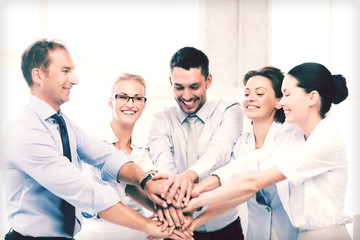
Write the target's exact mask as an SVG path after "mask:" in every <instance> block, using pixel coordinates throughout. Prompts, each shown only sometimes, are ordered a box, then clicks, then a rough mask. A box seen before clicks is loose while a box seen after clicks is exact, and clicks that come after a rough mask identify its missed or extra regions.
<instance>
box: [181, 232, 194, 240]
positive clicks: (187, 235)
mask: <svg viewBox="0 0 360 240" xmlns="http://www.w3.org/2000/svg"><path fill="white" fill-rule="evenodd" d="M182 234H183V238H184V239H194V238H193V235H194V234H193V233H192V232H189V231H182Z"/></svg>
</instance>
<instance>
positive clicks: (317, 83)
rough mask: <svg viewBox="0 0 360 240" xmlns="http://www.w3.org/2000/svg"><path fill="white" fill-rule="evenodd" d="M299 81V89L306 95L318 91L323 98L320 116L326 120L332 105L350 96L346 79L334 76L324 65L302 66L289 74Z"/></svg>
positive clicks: (305, 64) (309, 63) (312, 63)
mask: <svg viewBox="0 0 360 240" xmlns="http://www.w3.org/2000/svg"><path fill="white" fill-rule="evenodd" d="M288 74H289V75H291V76H293V77H294V78H296V79H297V80H298V82H299V83H298V85H297V86H298V87H300V88H303V89H304V90H305V92H306V93H310V92H311V91H317V92H318V93H319V95H320V98H321V107H320V116H321V117H322V118H325V115H326V113H327V112H328V111H329V110H330V107H331V104H332V103H334V104H338V103H341V102H342V101H344V100H345V99H346V98H347V96H348V94H349V93H348V88H347V86H346V79H345V78H344V77H343V76H342V75H332V74H331V72H330V71H329V70H328V69H327V68H326V67H325V66H323V65H321V64H319V63H314V62H308V63H303V64H300V65H298V66H296V67H294V68H293V69H291V70H290V71H289V72H288Z"/></svg>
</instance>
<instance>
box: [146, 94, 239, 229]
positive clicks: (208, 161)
mask: <svg viewBox="0 0 360 240" xmlns="http://www.w3.org/2000/svg"><path fill="white" fill-rule="evenodd" d="M196 116H197V117H198V119H197V120H196V122H195V127H196V135H197V142H196V144H197V156H198V158H197V162H196V163H195V165H193V166H192V167H190V169H191V170H193V171H195V172H196V173H197V174H198V175H199V178H200V180H201V179H203V178H206V177H208V176H210V173H211V172H213V171H215V170H216V169H218V168H219V167H221V166H224V165H225V164H226V163H228V162H229V159H230V155H231V152H232V148H233V146H234V144H235V143H236V141H237V139H238V138H239V137H240V134H241V131H242V128H243V114H242V110H241V106H240V104H239V103H238V102H236V101H225V100H219V101H206V102H205V104H204V105H203V106H202V108H201V109H200V110H199V111H198V112H197V113H196ZM186 118H187V114H185V113H184V112H183V111H182V110H181V109H180V108H179V107H178V106H174V107H170V108H167V109H165V110H164V111H162V112H159V113H156V114H155V115H154V117H153V119H152V124H151V127H150V132H149V141H148V145H149V148H150V157H151V158H152V160H153V162H154V163H155V165H156V166H157V167H158V169H159V172H160V173H170V174H171V173H181V172H184V171H185V170H187V169H188V166H187V159H186V153H187V149H186V148H187V138H188V132H189V123H188V122H187V119H186ZM237 211H238V210H237V208H235V209H232V210H230V211H229V212H227V213H225V214H224V215H222V216H220V217H218V218H217V219H214V220H212V221H210V222H208V223H206V224H205V225H203V226H201V227H200V228H199V229H198V230H199V231H216V230H219V229H221V228H224V227H225V226H227V225H228V224H230V223H231V222H232V221H234V220H235V219H236V218H237V216H238V213H237Z"/></svg>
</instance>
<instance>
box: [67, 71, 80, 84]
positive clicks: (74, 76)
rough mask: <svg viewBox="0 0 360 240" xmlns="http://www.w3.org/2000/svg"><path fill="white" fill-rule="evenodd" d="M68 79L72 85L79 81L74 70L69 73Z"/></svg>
mask: <svg viewBox="0 0 360 240" xmlns="http://www.w3.org/2000/svg"><path fill="white" fill-rule="evenodd" d="M69 79H70V82H71V84H72V85H77V84H78V83H79V81H78V79H77V77H76V75H75V73H74V72H71V73H70V76H69Z"/></svg>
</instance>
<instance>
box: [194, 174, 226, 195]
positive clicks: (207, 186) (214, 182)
mask: <svg viewBox="0 0 360 240" xmlns="http://www.w3.org/2000/svg"><path fill="white" fill-rule="evenodd" d="M220 185H221V183H220V179H219V177H218V176H216V175H212V176H210V177H207V178H205V179H204V180H201V181H200V182H199V183H198V184H196V185H195V187H194V189H193V192H192V197H198V196H199V195H200V194H201V193H203V192H208V191H211V190H213V189H215V188H217V187H220Z"/></svg>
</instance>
